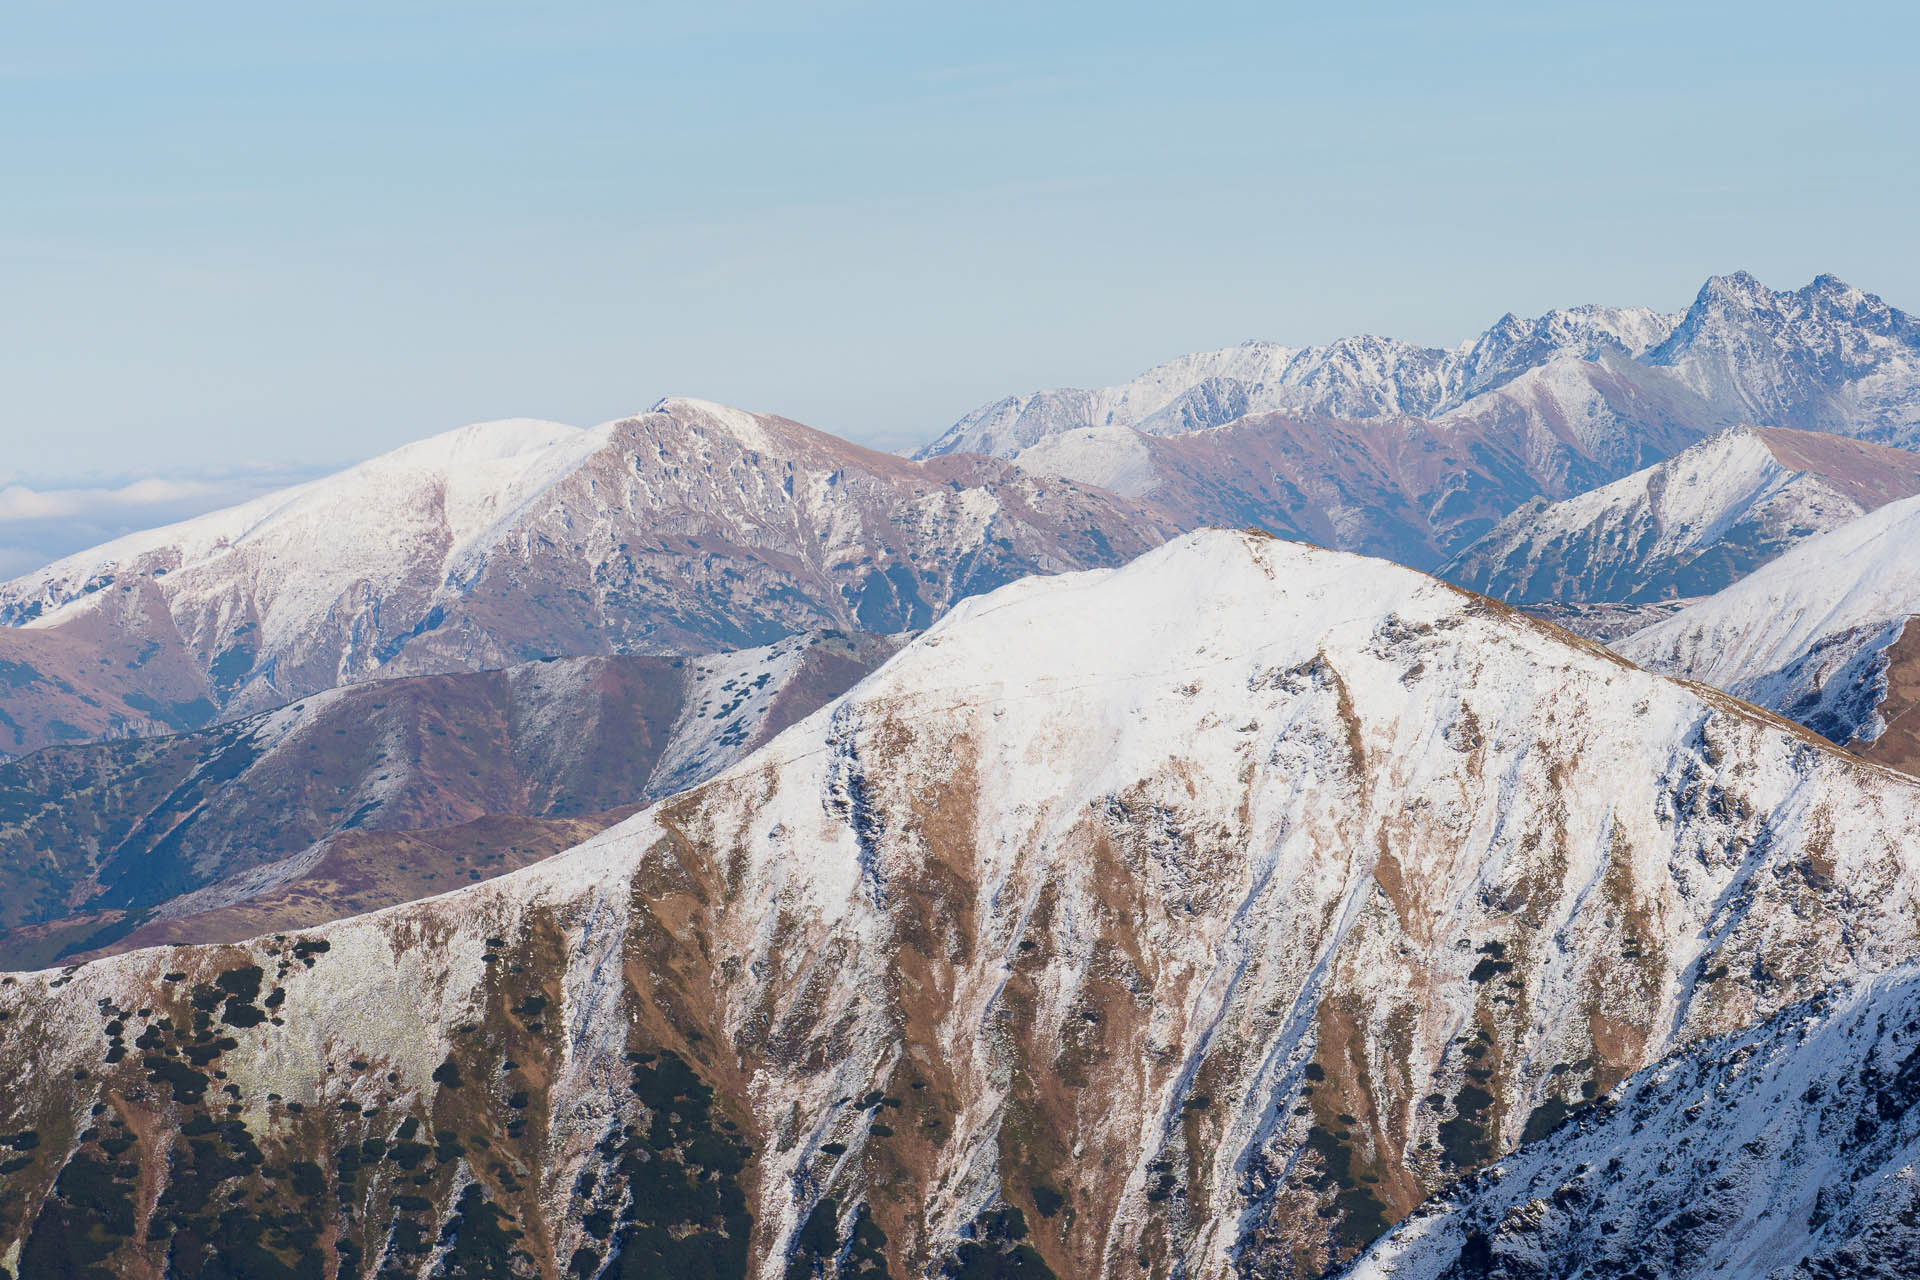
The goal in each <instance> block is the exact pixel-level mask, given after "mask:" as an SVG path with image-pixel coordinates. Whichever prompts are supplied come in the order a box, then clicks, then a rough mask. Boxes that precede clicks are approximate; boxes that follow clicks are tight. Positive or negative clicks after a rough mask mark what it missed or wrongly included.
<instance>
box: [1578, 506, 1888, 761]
mask: <svg viewBox="0 0 1920 1280" xmlns="http://www.w3.org/2000/svg"><path fill="white" fill-rule="evenodd" d="M1915 614H1920V497H1915V498H1907V499H1905V500H1903V501H1900V502H1894V503H1890V504H1888V505H1887V506H1884V507H1882V508H1880V510H1878V511H1875V512H1873V513H1872V514H1870V515H1865V516H1862V517H1860V518H1859V519H1857V520H1854V521H1852V522H1851V523H1849V524H1845V525H1842V526H1841V527H1840V528H1838V529H1835V530H1833V531H1832V532H1830V533H1826V534H1823V535H1821V536H1820V537H1817V538H1813V539H1810V540H1808V541H1806V542H1804V543H1802V544H1801V545H1800V546H1798V547H1796V548H1795V549H1793V550H1792V551H1789V552H1787V553H1786V554H1785V555H1783V556H1781V557H1780V558H1779V559H1777V560H1775V561H1773V562H1772V563H1770V564H1768V565H1766V566H1765V567H1764V568H1762V569H1760V570H1758V571H1757V572H1755V573H1753V574H1752V575H1751V576H1749V577H1747V578H1746V579H1744V580H1743V581H1741V582H1737V583H1735V584H1734V585H1733V586H1731V587H1728V588H1727V589H1726V590H1725V591H1721V592H1719V593H1717V594H1715V595H1713V596H1710V597H1709V598H1707V599H1705V600H1702V601H1700V602H1699V603H1697V604H1694V605H1691V606H1689V607H1688V608H1686V609H1683V610H1681V611H1680V612H1679V613H1677V614H1675V615H1674V616H1673V617H1671V618H1669V619H1667V620H1666V621H1664V622H1660V623H1656V624H1655V625H1653V626H1651V627H1648V628H1646V629H1645V630H1644V631H1638V632H1635V633H1634V634H1633V635H1631V636H1628V637H1627V638H1626V639H1624V640H1621V641H1619V642H1618V643H1617V644H1616V646H1615V647H1616V648H1617V649H1619V651H1620V652H1621V653H1622V654H1624V655H1625V656H1627V657H1628V658H1630V659H1632V660H1633V661H1635V662H1638V663H1639V664H1641V665H1642V666H1645V667H1649V668H1651V669H1653V670H1656V671H1661V672H1666V673H1668V674H1672V675H1679V676H1685V677H1686V678H1688V679H1691V680H1700V681H1703V682H1705V683H1707V684H1711V685H1715V686H1717V687H1719V688H1722V689H1725V690H1727V691H1728V692H1730V693H1733V694H1735V695H1736V696H1738V697H1742V698H1746V699H1748V700H1749V701H1752V702H1757V703H1759V704H1760V705H1761V706H1763V707H1767V708H1769V709H1771V710H1774V711H1778V712H1779V713H1780V714H1782V715H1785V716H1788V717H1790V718H1792V719H1795V720H1799V721H1800V722H1802V723H1803V724H1806V725H1808V726H1809V727H1811V728H1813V729H1815V730H1817V731H1818V732H1820V733H1823V734H1825V735H1826V736H1827V737H1829V738H1832V739H1833V740H1834V741H1836V742H1841V743H1848V742H1861V743H1871V742H1873V741H1874V740H1875V739H1876V738H1878V737H1879V736H1880V734H1881V732H1882V731H1883V730H1884V728H1885V724H1886V717H1885V716H1884V714H1883V713H1882V709H1881V703H1882V701H1883V700H1884V698H1885V697H1886V693H1887V655H1888V653H1889V651H1890V650H1891V649H1892V648H1893V647H1894V645H1895V644H1896V642H1897V641H1898V640H1899V639H1900V637H1901V634H1902V632H1903V631H1904V630H1905V629H1906V627H1907V621H1908V619H1909V618H1911V617H1913V616H1914V615H1915Z"/></svg>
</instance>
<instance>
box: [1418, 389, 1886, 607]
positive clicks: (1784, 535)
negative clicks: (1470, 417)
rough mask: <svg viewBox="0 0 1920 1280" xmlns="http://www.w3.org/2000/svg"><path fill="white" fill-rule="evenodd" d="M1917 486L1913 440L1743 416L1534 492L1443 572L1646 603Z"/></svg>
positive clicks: (1729, 576)
mask: <svg viewBox="0 0 1920 1280" xmlns="http://www.w3.org/2000/svg"><path fill="white" fill-rule="evenodd" d="M1916 493H1920V454H1914V453H1909V452H1906V451H1904V450H1899V449H1889V448H1886V447H1884V446H1880V445H1869V444H1864V443H1861V442H1859V441H1854V440H1845V439H1840V438H1837V437H1832V436H1823V435H1819V434H1816V433H1812V432H1801V431H1787V430H1783V429H1779V428H1769V427H1763V428H1752V427H1737V428H1734V429H1732V430H1729V431H1725V432H1722V433H1721V434H1719V435H1717V436H1714V437H1713V438H1711V439H1709V440H1704V441H1702V442H1701V443H1699V444H1697V445H1695V446H1693V447H1692V448H1690V449H1687V450H1686V451H1685V452H1683V453H1680V454H1678V455H1676V456H1675V457H1673V458H1670V459H1668V460H1667V461H1665V462H1661V463H1657V464H1655V465H1654V466H1652V467H1648V468H1646V469H1645V470H1643V471H1638V472H1635V473H1634V474H1633V475H1630V476H1627V477H1625V478H1623V479H1620V480H1617V481H1615V482H1614V483H1612V484H1609V485H1603V486H1601V487H1600V488H1598V489H1594V490H1591V491H1589V492H1587V493H1583V494H1580V495H1578V496H1577V497H1573V498H1568V499H1565V500H1563V501H1560V502H1553V503H1549V502H1538V501H1537V502H1534V503H1530V504H1528V505H1527V506H1525V507H1522V508H1520V509H1519V510H1518V511H1515V512H1514V513H1513V514H1512V515H1510V516H1508V517H1507V518H1506V519H1505V520H1503V521H1501V522H1500V524H1499V526H1498V527H1497V528H1495V529H1494V530H1493V531H1492V532H1491V533H1489V534H1487V535H1486V536H1485V537H1483V538H1481V539H1480V540H1479V541H1478V542H1476V543H1474V544H1473V545H1472V546H1470V547H1468V548H1467V549H1466V550H1465V551H1463V552H1461V553H1460V554H1459V555H1458V556H1456V557H1455V558H1454V559H1453V560H1452V561H1450V562H1449V563H1448V564H1447V565H1446V566H1445V567H1443V568H1442V569H1441V570H1440V575H1441V576H1442V577H1444V578H1446V579H1448V580H1449V581H1451V582H1457V583H1459V584H1460V585H1461V586H1464V587H1470V588H1472V589H1473V590H1475V591H1481V592H1485V593H1486V594H1488V595H1491V596H1494V597H1496V598H1498V599H1501V600H1507V601H1511V602H1514V603H1534V602H1540V601H1556V602H1561V603H1569V602H1599V601H1609V602H1620V603H1636V604H1639V603H1650V602H1653V601H1658V600H1665V599H1672V598H1675V597H1687V596H1703V595H1710V594H1711V593H1713V592H1715V591H1718V590H1720V589H1721V588H1722V587H1725V586H1728V585H1730V584H1731V583H1733V582H1734V581H1736V580H1737V579H1739V578H1740V577H1742V576H1744V575H1745V574H1747V573H1750V572H1752V571H1753V570H1754V569H1755V568H1757V567H1758V566H1760V565H1762V564H1764V563H1766V562H1767V561H1768V560H1771V559H1773V558H1774V557H1775V556H1777V555H1779V554H1780V553H1781V552H1783V551H1785V550H1787V549H1788V548H1789V547H1791V546H1794V545H1795V544H1797V543H1798V542H1801V541H1804V540H1805V539H1807V538H1810V537H1813V536H1814V535H1816V534H1820V533H1825V532H1826V531H1828V530H1830V529H1834V528H1837V527H1839V526H1840V525H1842V524H1845V523H1847V522H1848V521H1849V520H1852V519H1854V518H1856V517H1858V516H1861V515H1863V514H1865V513H1866V512H1867V511H1869V510H1873V509H1875V508H1877V507H1880V506H1883V505H1885V504H1886V503H1887V502H1890V501H1893V500H1895V499H1898V498H1906V497H1911V496H1913V495H1914V494H1916Z"/></svg>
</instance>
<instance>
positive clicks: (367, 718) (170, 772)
mask: <svg viewBox="0 0 1920 1280" xmlns="http://www.w3.org/2000/svg"><path fill="white" fill-rule="evenodd" d="M900 643H901V641H900V640H899V639H896V638H893V637H876V636H856V635H844V634H839V633H811V634H808V635H804V636H798V637H794V638H792V639H789V640H785V641H782V642H780V643H779V644H776V645H772V646H768V647H765V648H761V649H752V650H747V651H744V652H740V653H729V654H719V655H713V656H709V657H704V658H666V657H644V656H634V655H619V656H612V657H599V658H566V659H557V660H555V661H552V662H543V663H531V664H526V665H522V666H518V667H511V668H507V669H505V670H501V671H488V672H478V673H461V674H457V675H444V676H416V677H410V678H399V679H392V680H376V681H369V682H366V683H363V684H359V685H350V686H347V687H345V688H341V689H336V690H331V691H328V692H326V693H321V694H315V695H313V696H312V697H310V698H307V699H304V700H303V701H301V702H299V703H296V704H294V705H292V706H289V707H285V708H282V709H280V710H277V711H271V712H264V713H262V714H260V715H257V716H253V717H249V718H247V719H244V720H239V721H235V722H233V723H231V724H227V725H223V726H220V727H218V728H215V729H206V730H201V731H199V732H197V733H190V734H180V735H175V736H171V737H164V738H151V739H128V740H119V741H113V742H104V743H95V744H90V745H86V746H76V747H49V748H46V749H44V750H42V751H39V752H36V753H34V754H32V755H29V756H25V757H22V758H20V759H18V760H14V761H11V762H7V763H5V764H0V968H34V967H38V966H40V965H43V964H48V963H52V962H54V961H55V960H59V959H62V958H64V957H65V956H67V955H78V954H86V953H90V952H95V951H98V950H99V949H100V948H103V947H109V946H111V947H116V948H117V947H123V946H126V945H129V944H139V943H146V942H153V941H159V940H161V939H162V938H166V939H169V940H186V939H191V938H197V937H203V936H205V935H204V934H202V933H197V932H196V931H195V929H196V926H195V925H194V924H193V921H195V920H196V919H198V920H200V922H201V924H202V925H204V924H205V923H206V921H205V920H204V919H203V917H205V915H206V913H208V912H223V913H224V915H225V917H226V918H229V919H231V918H233V917H235V916H236V915H238V916H240V917H241V918H252V917H251V915H250V914H249V913H246V912H237V911H236V908H238V907H239V906H240V905H241V904H243V903H254V904H256V909H257V905H258V904H259V903H260V902H261V901H262V900H263V899H265V898H269V897H271V898H275V899H285V898H287V897H288V895H290V894H291V895H294V896H295V897H298V898H299V899H301V900H302V901H303V902H304V903H305V904H306V905H305V908H304V909H303V911H302V912H301V913H300V915H299V916H298V917H297V918H298V919H299V922H300V923H302V924H308V925H311V924H315V923H319V922H321V921H324V920H327V919H332V918H335V917H337V916H341V915H348V914H357V913H358V912H361V911H365V910H370V909H372V908H373V907H375V906H384V905H387V904H388V903H390V902H393V901H401V900H404V897H410V896H419V895H420V894H425V893H434V892H438V891H440V890H441V889H445V888H450V887H453V886H454V885H455V884H459V883H465V882H466V881H467V880H469V879H474V880H477V879H481V878H483V877H484V876H488V875H497V874H499V873H501V872H503V871H509V870H513V869H515V868H516V867H518V866H522V865H525V863H526V862H527V861H530V860H532V858H534V857H536V856H543V855H545V854H550V853H556V852H558V851H559V850H560V849H563V848H566V847H567V846H569V845H572V844H577V843H579V842H580V841H581V840H582V839H585V838H586V837H587V836H588V835H591V834H593V833H594V832H595V831H597V830H598V829H599V828H600V827H602V826H605V825H607V824H608V823H609V822H611V821H612V820H613V818H612V817H611V816H608V817H606V818H604V819H601V820H599V821H597V822H594V821H590V822H588V823H587V825H585V826H582V825H581V820H583V819H595V818H598V816H599V815H603V814H606V815H611V814H612V813H613V811H616V810H623V812H622V813H621V815H620V816H624V812H626V811H631V808H632V807H633V806H634V805H636V804H638V803H640V802H642V801H647V800H653V799H657V798H659V797H661V796H664V795H669V794H671V793H673V792H675V791H679V790H683V789H684V788H686V787H688V786H690V785H692V784H694V783H696V782H700V781H703V780H704V779H706V778H709V777H711V776H713V775H714V774H716V773H718V772H720V771H721V770H722V769H724V768H726V767H727V766H728V765H730V764H732V763H733V762H734V761H736V760H738V759H740V758H741V757H742V756H744V755H746V754H747V753H748V752H749V751H751V750H752V749H753V748H755V747H757V746H758V745H759V744H760V743H762V742H764V741H765V740H766V739H768V738H770V737H772V736H773V735H774V734H775V733H777V732H778V731H779V730H781V729H784V728H785V727H786V726H787V725H789V724H791V723H793V722H794V721H796V720H799V719H801V718H802V717H804V716H805V715H807V714H808V713H810V712H812V711H813V710H814V709H815V708H817V707H819V706H820V705H821V704H823V703H825V702H827V701H829V700H830V699H832V698H833V697H835V696H837V695H838V694H840V693H842V692H844V691H845V690H846V689H847V688H848V687H850V686H851V685H852V684H854V683H855V682H856V681H857V680H858V679H859V678H860V677H862V676H864V675H866V674H867V673H868V672H869V671H871V670H873V669H874V668H875V667H877V666H878V665H879V664H880V663H881V662H883V661H884V660H885V659H886V658H887V657H889V656H890V655H891V654H892V653H893V652H894V651H895V650H896V649H897V648H898V647H899V645H900ZM508 817H524V818H532V819H564V820H567V821H562V822H559V823H558V824H557V825H554V826H552V827H550V828H543V827H541V826H540V825H539V824H538V823H528V822H509V821H502V820H501V819H504V818H508ZM474 824H478V825H474ZM456 827H458V828H463V830H462V832H461V834H460V835H459V836H458V837H456V838H454V843H455V844H456V845H457V846H458V847H457V848H448V849H446V850H442V848H441V847H442V845H444V844H446V843H447V840H446V839H445V838H441V837H435V836H433V835H431V834H430V833H431V832H433V831H435V830H440V829H445V828H456ZM376 832H378V833H389V834H390V835H391V836H393V837H399V836H400V833H407V834H406V835H405V837H404V841H402V843H401V844H396V843H395V841H394V839H374V838H372V833H376ZM347 833H356V834H355V835H354V837H353V838H351V839H345V838H343V837H344V836H345V835H346V834H347ZM408 842H410V843H408ZM403 845H404V851H403V852H398V853H396V852H395V851H396V850H397V849H401V848H402V846H403ZM401 872H408V873H411V874H399V873H401ZM383 881H389V882H398V883H401V884H405V885H407V886H411V887H413V888H414V889H415V890H417V892H415V893H409V894H404V896H400V897H396V896H394V895H395V894H396V893H399V892H400V890H398V889H395V888H391V887H389V888H386V889H382V887H381V885H382V882H383ZM323 884H327V885H332V886H334V887H332V888H328V889H322V888H321V887H320V886H321V885H323ZM329 912H330V914H329ZM143 926H146V927H144V928H143ZM261 931H262V930H260V929H255V930H252V932H261ZM232 936H238V937H244V936H247V934H245V933H241V934H236V935H232Z"/></svg>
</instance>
